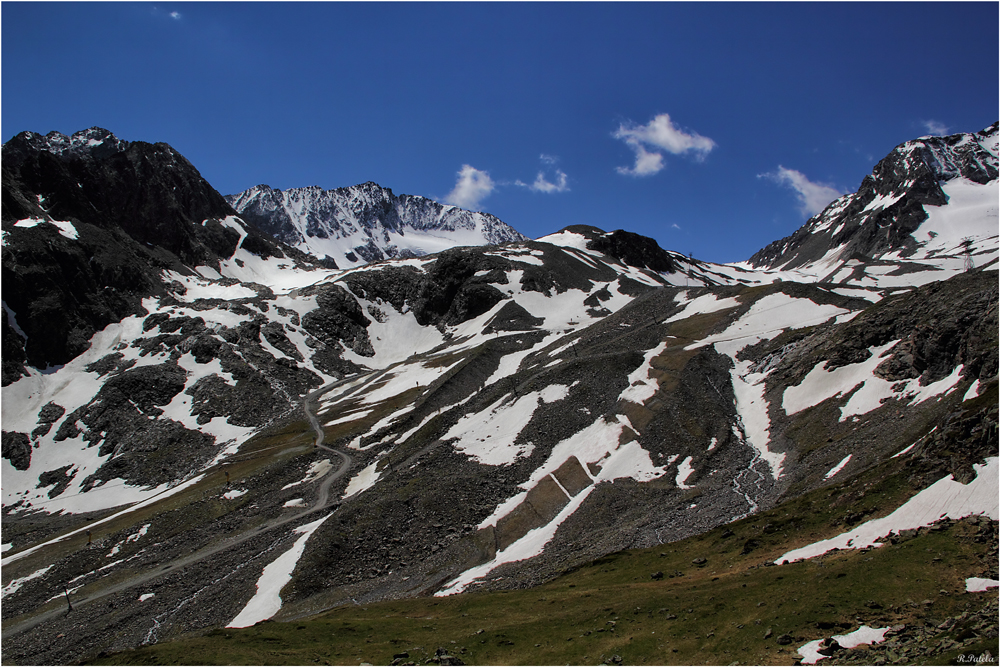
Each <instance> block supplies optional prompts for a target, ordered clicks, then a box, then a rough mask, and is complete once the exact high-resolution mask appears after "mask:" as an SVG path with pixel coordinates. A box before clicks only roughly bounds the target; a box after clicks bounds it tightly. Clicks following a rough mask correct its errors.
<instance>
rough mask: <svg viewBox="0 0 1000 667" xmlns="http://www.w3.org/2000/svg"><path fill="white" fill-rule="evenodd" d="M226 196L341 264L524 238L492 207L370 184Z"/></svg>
mask: <svg viewBox="0 0 1000 667" xmlns="http://www.w3.org/2000/svg"><path fill="white" fill-rule="evenodd" d="M226 200H227V201H228V202H229V203H230V204H232V205H233V208H235V209H236V210H237V211H238V212H239V214H240V215H241V216H243V218H244V219H246V220H247V221H249V222H251V223H252V224H255V225H256V226H258V227H259V228H260V229H262V230H264V231H266V232H268V233H269V234H272V235H273V236H274V237H275V238H277V239H280V240H282V241H284V242H285V243H287V244H289V245H291V246H294V247H296V248H299V249H300V250H302V251H304V252H308V253H310V254H312V255H315V256H317V257H321V258H327V259H328V260H330V261H332V262H333V263H334V264H335V265H336V266H338V267H341V268H347V267H351V266H358V265H360V264H365V263H368V262H374V261H378V260H382V259H389V258H394V257H416V256H420V255H426V254H428V253H432V252H438V251H441V250H444V249H445V248H448V247H452V246H460V245H486V244H500V243H509V242H512V241H523V240H525V237H524V236H523V235H521V234H520V233H518V232H517V231H515V230H514V229H513V228H512V227H510V226H509V225H507V224H505V223H503V222H502V221H500V220H499V219H498V218H496V217H495V216H492V215H490V214H489V213H474V212H471V211H466V210H464V209H461V208H458V207H457V206H450V205H447V204H440V203H438V202H436V201H433V200H431V199H427V198H425V197H417V196H413V195H395V194H393V192H392V190H390V189H389V188H384V187H381V186H379V185H378V184H376V183H371V182H368V183H362V184H360V185H355V186H352V187H348V188H337V189H335V190H323V189H322V188H320V187H318V186H312V187H305V188H291V189H288V190H277V189H274V188H271V187H269V186H267V185H258V186H256V187H253V188H250V189H249V190H246V191H245V192H241V193H239V194H236V195H228V196H227V197H226Z"/></svg>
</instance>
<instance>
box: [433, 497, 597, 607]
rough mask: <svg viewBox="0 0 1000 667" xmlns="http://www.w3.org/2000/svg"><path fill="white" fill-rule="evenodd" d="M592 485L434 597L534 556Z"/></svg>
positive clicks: (452, 593)
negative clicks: (506, 564)
mask: <svg viewBox="0 0 1000 667" xmlns="http://www.w3.org/2000/svg"><path fill="white" fill-rule="evenodd" d="M594 488H595V487H594V486H589V487H587V488H586V489H584V490H583V491H581V492H580V493H578V494H577V495H576V497H575V498H573V499H572V500H571V501H569V502H568V503H567V504H566V505H565V506H564V507H563V508H562V510H561V511H560V512H559V514H557V515H556V516H555V518H553V519H552V520H551V521H549V522H548V523H547V524H545V525H544V526H540V527H538V528H534V529H532V530H529V531H528V532H527V533H526V534H525V535H524V536H523V537H521V538H520V539H518V540H516V541H515V542H513V543H511V544H510V545H508V546H507V548H505V549H503V550H501V551H498V552H497V554H496V556H494V557H493V559H492V560H491V561H489V562H488V563H484V564H482V565H479V566H477V567H474V568H471V569H469V570H466V571H465V572H463V573H462V574H460V575H459V576H458V577H456V578H455V579H453V580H451V581H450V582H448V583H447V584H446V585H445V588H443V589H442V590H440V591H438V592H437V593H435V594H434V596H435V597H445V596H448V595H454V594H456V593H461V592H462V591H464V590H465V589H466V588H467V587H468V586H469V585H470V584H471V583H472V582H474V581H475V580H477V579H481V578H482V577H485V576H486V575H487V574H489V573H490V572H492V571H493V570H495V569H496V568H498V567H500V566H501V565H503V564H504V563H515V562H517V561H522V560H527V559H528V558H534V557H535V556H537V555H538V554H540V553H542V551H543V550H544V549H545V545H546V544H548V543H549V541H550V540H551V539H552V538H553V537H555V534H556V531H557V530H558V529H559V526H560V524H562V522H563V521H565V520H566V519H567V518H569V517H570V516H572V514H573V513H574V512H576V510H577V509H579V508H580V506H581V505H582V504H583V501H584V500H586V499H587V497H588V496H589V495H590V493H591V492H592V491H593V490H594Z"/></svg>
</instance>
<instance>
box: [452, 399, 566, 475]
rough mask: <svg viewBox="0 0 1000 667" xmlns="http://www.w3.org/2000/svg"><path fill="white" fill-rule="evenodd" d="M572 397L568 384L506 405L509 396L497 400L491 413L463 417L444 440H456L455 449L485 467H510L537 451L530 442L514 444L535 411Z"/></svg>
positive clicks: (491, 408) (484, 412) (491, 407)
mask: <svg viewBox="0 0 1000 667" xmlns="http://www.w3.org/2000/svg"><path fill="white" fill-rule="evenodd" d="M568 395H569V387H567V386H565V385H559V384H553V385H548V386H547V387H545V388H544V389H542V390H541V391H532V392H529V393H527V394H525V395H524V396H520V397H518V398H517V399H516V400H514V401H513V402H509V403H505V402H504V401H505V399H506V398H507V397H506V396H504V397H501V398H500V399H498V400H497V401H496V402H495V403H493V405H491V406H490V407H489V408H487V409H488V410H489V412H488V413H487V412H486V411H483V412H481V413H473V414H469V415H465V416H463V417H462V418H461V419H459V420H458V422H457V423H456V424H455V425H454V426H452V427H451V428H450V429H449V430H448V432H447V433H445V434H444V435H443V436H442V437H441V439H442V440H450V439H453V438H457V441H456V442H455V443H453V446H454V447H455V449H456V450H457V451H459V452H461V453H463V454H465V455H466V456H468V457H470V458H473V459H475V460H476V461H478V462H479V463H482V464H484V465H507V464H511V463H513V462H514V461H516V460H517V459H519V458H521V457H524V456H528V455H529V454H531V452H532V450H534V445H533V444H532V443H530V442H522V443H519V444H515V441H516V440H517V438H518V436H519V435H520V434H521V431H522V430H523V429H524V427H525V426H527V425H528V422H529V421H531V418H532V416H533V415H534V414H535V410H536V409H538V406H539V405H541V404H542V403H554V402H556V401H561V400H563V399H564V398H566V397H567V396H568Z"/></svg>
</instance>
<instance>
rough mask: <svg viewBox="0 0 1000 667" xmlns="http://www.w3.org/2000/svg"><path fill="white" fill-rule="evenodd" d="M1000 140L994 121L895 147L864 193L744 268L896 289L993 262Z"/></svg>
mask: <svg viewBox="0 0 1000 667" xmlns="http://www.w3.org/2000/svg"><path fill="white" fill-rule="evenodd" d="M997 142H998V129H997V123H994V124H993V125H991V126H990V127H988V128H986V129H984V130H982V131H980V132H976V133H962V134H953V135H950V136H946V137H922V138H920V139H915V140H913V141H908V142H906V143H904V144H902V145H900V146H897V147H896V148H895V149H894V150H893V151H892V152H891V153H889V155H888V156H886V157H885V158H884V159H883V160H881V161H880V162H879V163H878V164H877V165H876V166H875V169H874V170H873V171H872V173H871V175H870V176H866V177H865V179H864V180H863V181H862V182H861V186H860V187H859V188H858V191H857V192H854V193H850V194H846V195H844V196H842V197H840V198H838V199H837V200H836V201H834V202H832V203H831V204H830V205H829V206H827V207H826V209H824V210H823V211H822V212H821V213H819V214H818V215H816V216H815V217H813V218H811V219H810V220H809V221H808V222H806V224H805V225H803V226H802V227H801V228H800V229H799V230H797V231H796V232H795V233H794V234H792V235H791V236H789V237H787V238H784V239H781V240H779V241H775V242H774V243H772V244H770V245H768V246H767V247H766V248H764V249H763V250H761V251H760V252H758V253H756V254H755V255H754V256H753V257H751V258H750V259H749V260H748V261H747V262H746V263H745V264H744V265H745V266H748V267H751V268H757V269H761V268H765V269H771V270H781V271H785V272H789V274H791V273H792V272H794V273H795V274H796V275H794V276H792V277H790V278H789V279H799V280H802V279H811V280H819V281H824V282H836V283H842V284H850V285H876V284H877V285H881V286H891V285H893V284H898V285H913V284H921V283H924V282H930V281H933V280H941V279H943V278H947V277H949V276H951V275H954V273H955V272H957V271H964V270H965V268H966V265H967V263H971V264H972V265H974V266H982V265H986V264H990V263H991V262H995V261H996V256H997V238H998V237H997V230H998V226H1000V222H998V217H997V208H998V203H997V193H996V182H997V152H998V146H997ZM912 274H920V277H919V278H917V277H915V276H914V275H912Z"/></svg>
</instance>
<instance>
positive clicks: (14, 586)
mask: <svg viewBox="0 0 1000 667" xmlns="http://www.w3.org/2000/svg"><path fill="white" fill-rule="evenodd" d="M54 567H55V565H54V564H53V565H49V566H48V567H43V568H42V569H40V570H35V571H34V572H32V573H31V574H29V575H28V576H26V577H21V578H20V579H14V580H12V581H10V582H9V583H8V584H7V585H6V586H4V587H3V590H0V600H2V599H3V598H5V597H7V596H8V595H10V594H11V593H16V592H17V591H18V589H20V588H21V586H24V585H25V584H26V583H28V582H29V581H32V580H34V579H38V578H39V577H41V576H43V575H44V574H45V573H46V572H48V571H49V570H51V569H52V568H54Z"/></svg>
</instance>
